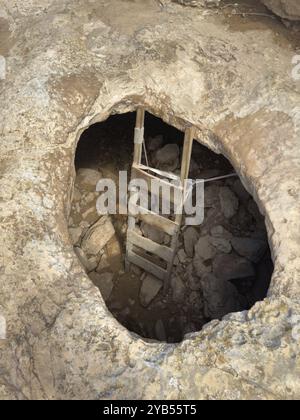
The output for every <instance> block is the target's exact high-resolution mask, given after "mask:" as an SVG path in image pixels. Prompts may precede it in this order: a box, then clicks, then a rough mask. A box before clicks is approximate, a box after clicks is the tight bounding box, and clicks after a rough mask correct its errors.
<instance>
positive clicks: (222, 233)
mask: <svg viewBox="0 0 300 420" xmlns="http://www.w3.org/2000/svg"><path fill="white" fill-rule="evenodd" d="M210 233H211V236H212V237H214V238H225V239H230V238H232V233H230V232H228V230H226V229H225V228H224V227H223V226H221V225H217V226H214V227H213V228H212V229H211V231H210Z"/></svg>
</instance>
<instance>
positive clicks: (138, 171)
mask: <svg viewBox="0 0 300 420" xmlns="http://www.w3.org/2000/svg"><path fill="white" fill-rule="evenodd" d="M144 121H145V110H144V109H143V108H139V109H138V110H137V116H136V127H135V136H134V157H133V164H132V172H131V179H143V180H145V181H146V183H147V184H148V188H149V192H150V191H151V181H152V180H154V179H155V180H156V182H157V183H158V185H159V186H161V187H163V186H168V187H170V188H171V191H173V194H172V198H171V201H173V205H174V206H177V209H179V211H176V214H174V215H173V216H174V217H173V220H171V219H170V218H168V217H164V216H163V215H160V214H158V213H157V212H153V211H151V210H150V209H149V208H144V207H141V206H140V205H138V204H136V205H135V204H134V205H131V206H129V207H130V208H129V217H128V231H127V251H126V268H127V270H129V267H130V264H131V263H132V264H135V265H137V266H138V267H140V268H142V269H143V270H145V271H146V272H148V273H151V274H153V275H154V276H155V277H157V278H159V279H161V280H163V281H164V282H165V290H166V288H167V287H168V282H169V279H170V275H171V272H172V268H173V265H174V258H175V256H176V253H177V242H178V235H179V232H180V227H181V224H182V217H183V215H182V213H183V205H184V202H183V201H184V200H183V197H185V193H186V191H185V188H186V182H185V181H186V179H187V178H188V175H189V170H190V161H191V154H192V146H193V139H194V128H193V127H187V128H186V131H185V138H184V146H183V154H182V164H181V174H180V177H179V176H176V175H175V174H170V173H167V172H162V171H157V170H156V169H155V168H150V167H148V166H145V165H142V153H143V145H144ZM158 174H159V176H158ZM160 176H162V177H163V178H166V179H167V180H165V179H161V178H160ZM171 181H173V182H174V181H175V182H176V184H177V186H175V185H174V183H171ZM175 189H179V191H180V195H176V194H175ZM160 191H161V190H160ZM134 194H135V192H134V191H133V192H131V193H130V200H131V199H132V198H134V197H133V196H134ZM137 194H138V193H137ZM176 197H180V202H179V201H178V199H176ZM162 198H163V197H161V196H160V197H158V200H159V202H160V200H161V199H162ZM133 201H134V202H135V200H133ZM148 207H149V206H148ZM133 210H134V211H133ZM137 220H141V221H143V222H145V223H146V224H148V225H151V226H153V227H155V228H156V229H158V230H161V231H163V232H165V233H166V234H168V235H169V236H170V237H171V241H170V246H165V245H160V244H158V243H156V242H154V241H152V240H150V239H148V238H145V237H143V236H142V235H141V234H140V233H138V232H137V231H136V229H135V228H136V223H137Z"/></svg>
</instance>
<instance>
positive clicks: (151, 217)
mask: <svg viewBox="0 0 300 420" xmlns="http://www.w3.org/2000/svg"><path fill="white" fill-rule="evenodd" d="M132 207H133V208H134V210H135V212H136V213H137V216H134V215H132V217H138V218H139V219H141V220H142V221H143V222H145V223H147V224H148V225H151V226H154V227H156V228H157V229H160V230H162V231H163V232H165V233H167V234H168V235H170V236H173V235H175V234H176V233H177V232H178V230H179V225H178V223H176V222H173V221H172V220H169V219H167V218H166V217H163V216H160V215H159V214H156V213H153V212H152V211H151V210H148V209H145V208H144V207H141V206H137V205H132Z"/></svg>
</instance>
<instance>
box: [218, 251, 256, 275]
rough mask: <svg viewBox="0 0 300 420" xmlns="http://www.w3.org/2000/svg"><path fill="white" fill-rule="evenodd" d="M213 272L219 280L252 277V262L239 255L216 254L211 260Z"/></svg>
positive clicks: (253, 271) (253, 273) (253, 272)
mask: <svg viewBox="0 0 300 420" xmlns="http://www.w3.org/2000/svg"><path fill="white" fill-rule="evenodd" d="M213 273H214V275H215V276H216V277H218V278H219V279H221V280H235V279H242V278H246V277H254V276H255V270H254V267H253V264H252V263H251V262H250V261H248V260H246V259H245V258H241V257H239V256H236V255H233V254H230V255H217V256H216V258H215V259H214V261H213Z"/></svg>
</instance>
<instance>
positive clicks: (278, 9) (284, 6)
mask: <svg viewBox="0 0 300 420" xmlns="http://www.w3.org/2000/svg"><path fill="white" fill-rule="evenodd" d="M262 1H263V3H264V4H265V5H266V6H267V7H268V8H269V9H271V10H272V11H273V12H274V13H276V14H277V15H278V16H280V17H282V18H285V19H290V20H300V3H299V1H298V0H262Z"/></svg>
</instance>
